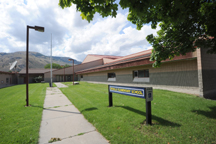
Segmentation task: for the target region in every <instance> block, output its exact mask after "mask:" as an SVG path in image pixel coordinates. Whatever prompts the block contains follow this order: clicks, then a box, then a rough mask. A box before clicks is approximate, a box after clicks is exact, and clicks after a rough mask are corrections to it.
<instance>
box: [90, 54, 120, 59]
mask: <svg viewBox="0 0 216 144" xmlns="http://www.w3.org/2000/svg"><path fill="white" fill-rule="evenodd" d="M88 55H91V56H94V57H99V58H109V59H117V58H121V57H122V56H112V55H97V54H88Z"/></svg>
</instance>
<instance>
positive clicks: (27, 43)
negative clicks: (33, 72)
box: [26, 25, 44, 106]
mask: <svg viewBox="0 0 216 144" xmlns="http://www.w3.org/2000/svg"><path fill="white" fill-rule="evenodd" d="M29 29H35V30H36V31H39V32H44V27H40V26H34V27H33V26H28V25H27V34H26V106H29V95H28V83H29V75H28V54H29V48H28V47H29Z"/></svg>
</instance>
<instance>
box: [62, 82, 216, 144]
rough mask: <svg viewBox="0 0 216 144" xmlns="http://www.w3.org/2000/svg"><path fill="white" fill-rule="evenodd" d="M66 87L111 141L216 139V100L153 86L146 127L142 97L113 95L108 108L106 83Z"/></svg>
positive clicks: (149, 143)
mask: <svg viewBox="0 0 216 144" xmlns="http://www.w3.org/2000/svg"><path fill="white" fill-rule="evenodd" d="M70 83H71V82H66V83H64V84H70ZM68 86H69V87H68V88H60V89H61V91H62V92H63V93H64V94H65V95H66V96H67V97H68V99H69V100H70V101H71V102H72V103H73V104H74V105H75V106H76V108H78V109H79V111H80V112H81V113H82V114H83V115H84V117H85V118H86V119H87V120H88V121H89V122H91V123H92V124H93V125H94V126H95V127H96V129H97V130H98V131H99V132H100V133H101V134H102V135H103V136H104V137H105V138H106V139H107V140H109V141H110V143H111V144H123V143H125V144H157V143H162V144H165V143H166V144H167V143H170V144H172V143H174V144H175V143H181V144H190V143H196V144H202V143H203V144H204V143H209V144H210V143H215V142H216V137H215V133H216V101H213V100H207V99H204V98H199V97H196V96H193V95H189V94H183V93H177V92H171V91H167V90H157V89H154V92H153V93H154V98H153V101H152V102H151V106H152V122H153V125H152V126H146V125H145V119H146V106H145V99H141V98H135V97H131V96H125V95H120V94H113V107H108V105H109V101H108V90H107V85H102V84H91V83H86V82H80V85H68Z"/></svg>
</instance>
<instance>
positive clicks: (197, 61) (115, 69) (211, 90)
mask: <svg viewBox="0 0 216 144" xmlns="http://www.w3.org/2000/svg"><path fill="white" fill-rule="evenodd" d="M150 55H151V50H146V51H142V52H139V53H135V54H131V55H128V56H123V57H120V56H108V55H93V54H89V55H87V56H86V58H85V59H84V61H83V62H82V63H81V64H79V65H75V66H74V68H73V66H72V67H68V68H65V69H60V70H54V71H53V72H52V73H53V81H54V82H55V81H56V82H58V81H59V82H60V81H72V80H73V71H74V80H76V81H77V80H79V81H89V82H101V83H113V84H115V83H118V84H119V83H120V84H131V85H134V84H135V85H140V86H151V87H157V88H160V87H161V88H168V89H178V90H180V91H182V92H185V91H190V90H191V91H196V92H195V93H196V94H198V95H199V96H201V97H204V98H216V55H215V54H207V53H206V49H197V50H196V51H195V52H190V53H187V54H186V55H184V56H177V57H175V58H174V59H172V60H165V61H163V62H162V65H161V67H160V68H153V67H152V63H153V62H151V61H149V59H150ZM44 80H45V81H46V82H49V81H50V72H46V73H44Z"/></svg>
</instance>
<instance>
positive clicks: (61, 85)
mask: <svg viewBox="0 0 216 144" xmlns="http://www.w3.org/2000/svg"><path fill="white" fill-rule="evenodd" d="M54 84H55V85H56V86H57V87H58V88H62V87H68V86H66V85H64V84H62V83H60V82H55V83H54Z"/></svg>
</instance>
